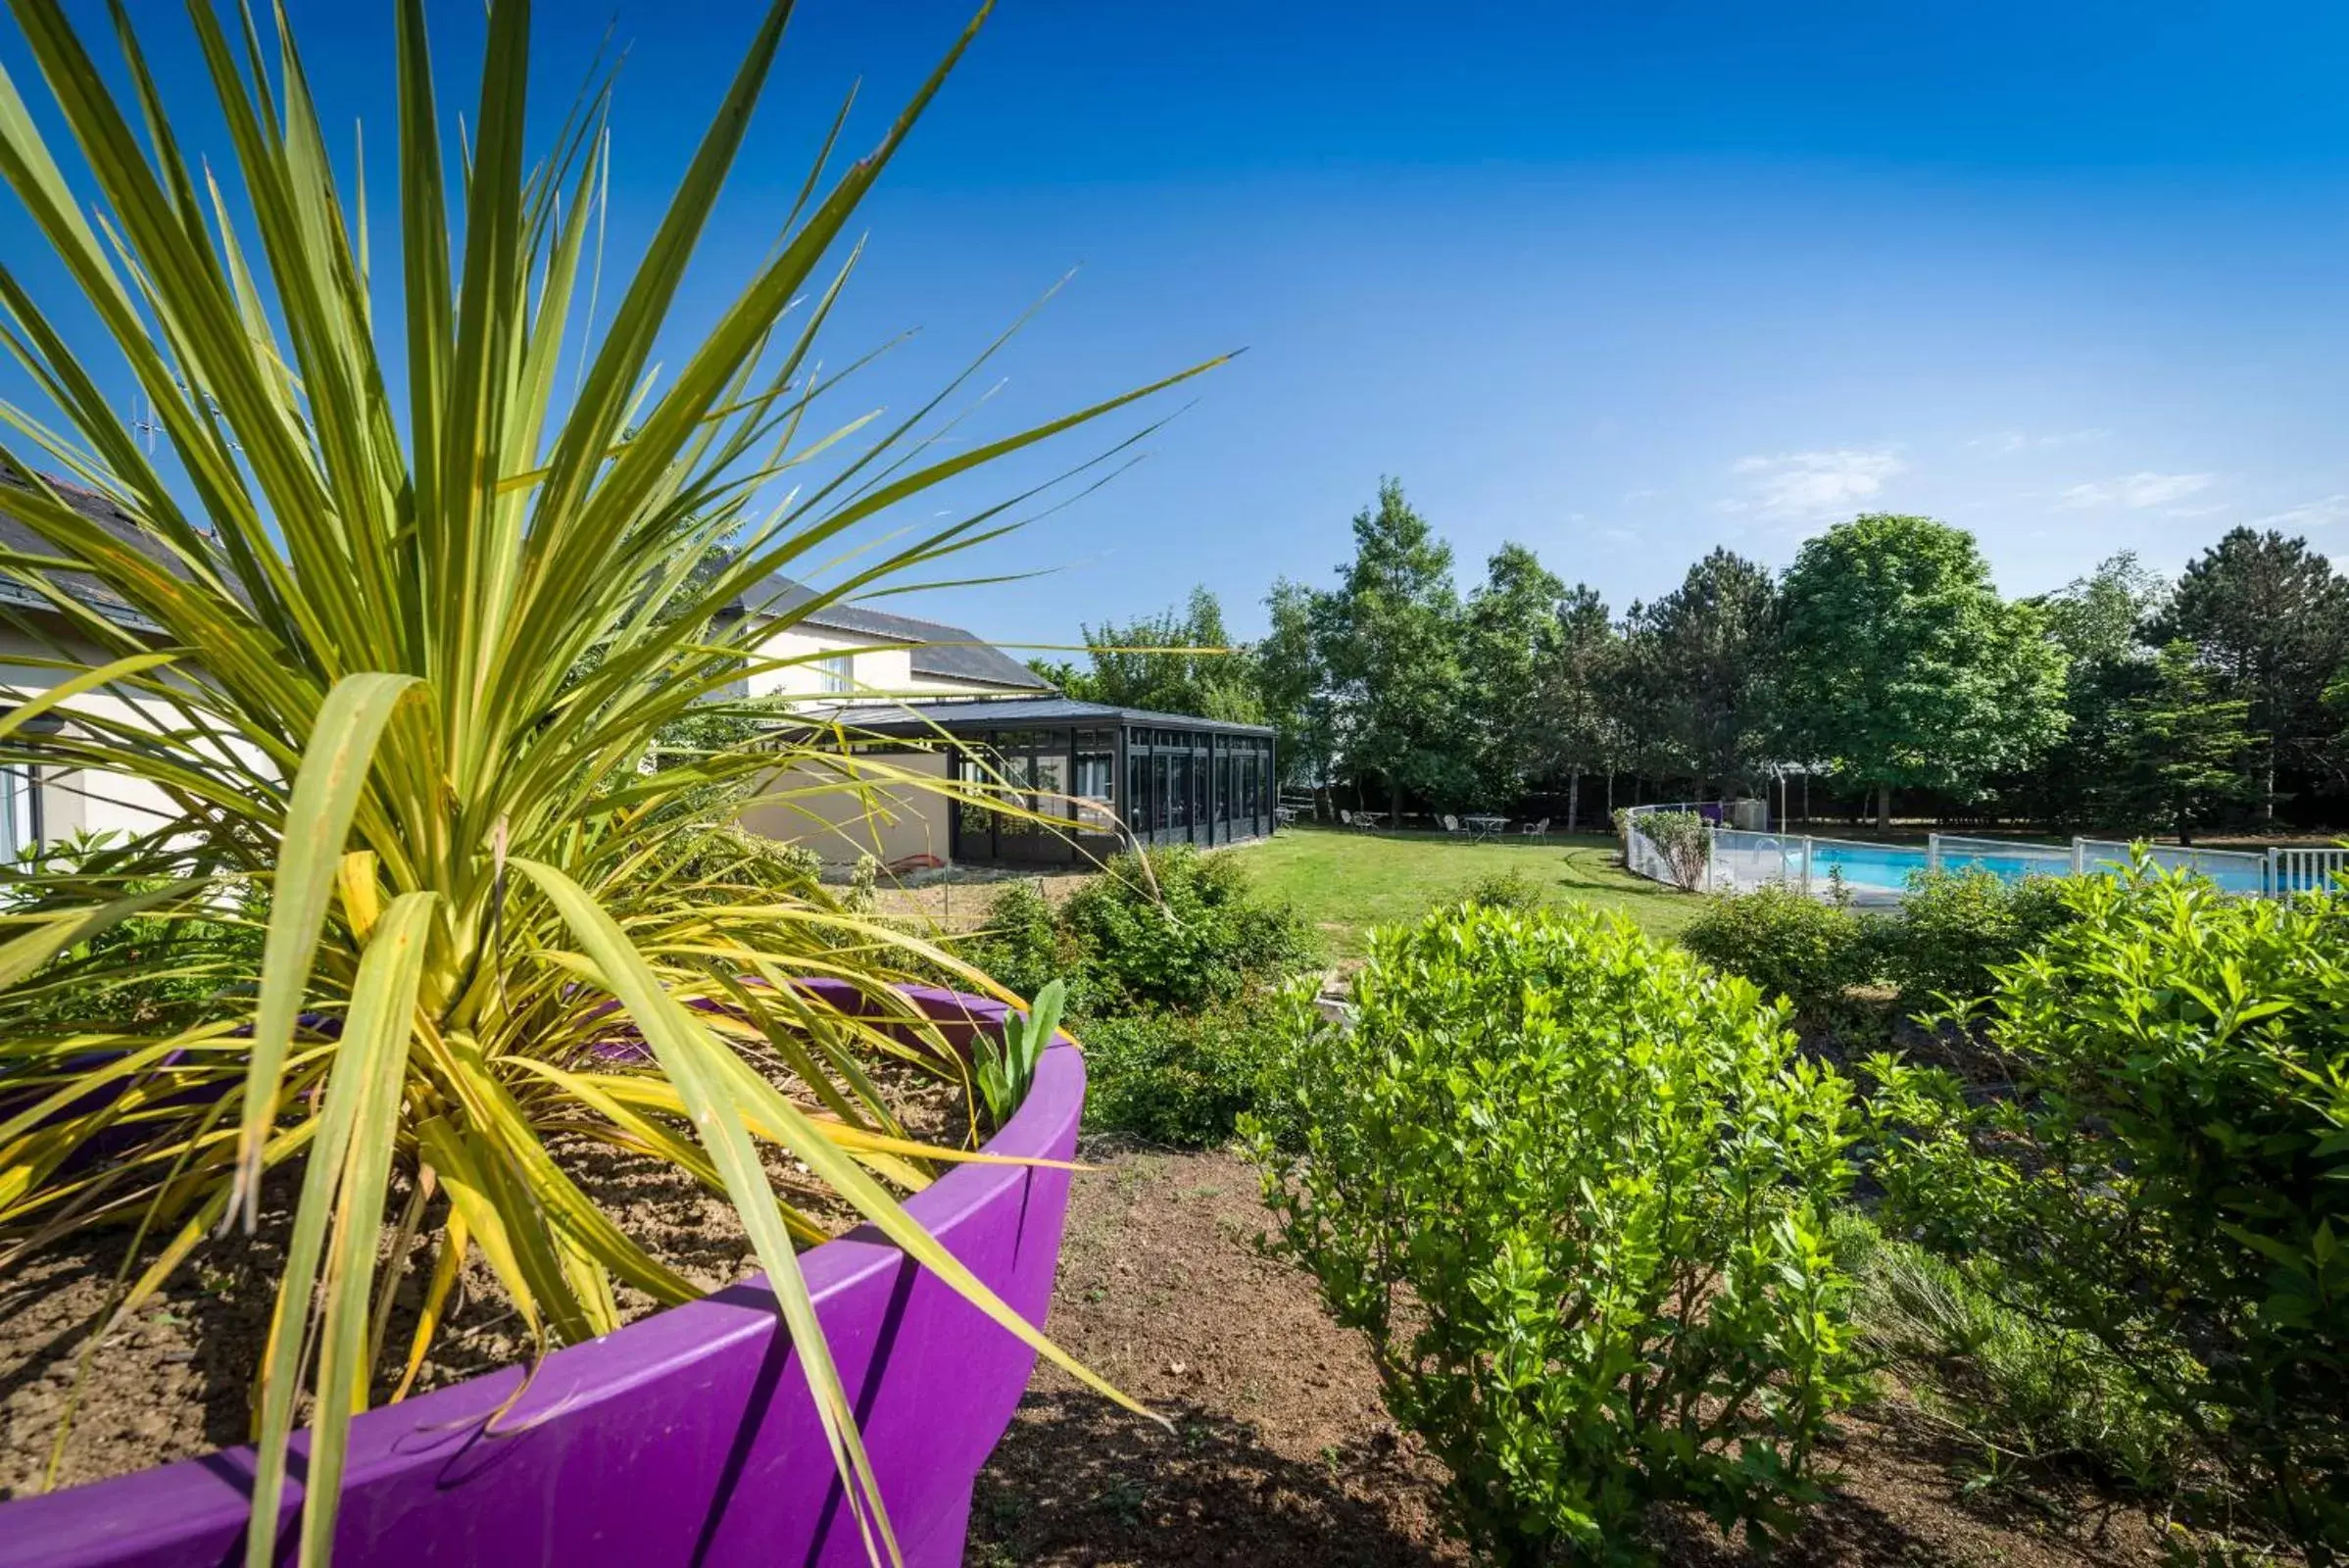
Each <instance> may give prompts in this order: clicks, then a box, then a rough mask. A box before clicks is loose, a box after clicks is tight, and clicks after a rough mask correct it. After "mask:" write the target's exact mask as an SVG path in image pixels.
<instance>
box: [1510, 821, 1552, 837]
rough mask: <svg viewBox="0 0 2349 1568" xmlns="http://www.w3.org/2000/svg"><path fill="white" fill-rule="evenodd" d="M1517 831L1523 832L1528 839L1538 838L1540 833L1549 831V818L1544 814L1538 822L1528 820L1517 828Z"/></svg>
mask: <svg viewBox="0 0 2349 1568" xmlns="http://www.w3.org/2000/svg"><path fill="white" fill-rule="evenodd" d="M1517 831H1518V832H1520V833H1523V834H1524V835H1525V836H1526V837H1527V838H1529V839H1538V838H1540V837H1541V836H1542V834H1544V833H1546V832H1548V831H1549V818H1548V817H1546V816H1545V817H1543V818H1542V820H1541V821H1539V822H1528V823H1527V824H1526V825H1525V826H1523V827H1521V828H1519V829H1518V830H1517Z"/></svg>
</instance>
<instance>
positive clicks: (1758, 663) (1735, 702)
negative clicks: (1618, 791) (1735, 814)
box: [1641, 548, 1779, 795]
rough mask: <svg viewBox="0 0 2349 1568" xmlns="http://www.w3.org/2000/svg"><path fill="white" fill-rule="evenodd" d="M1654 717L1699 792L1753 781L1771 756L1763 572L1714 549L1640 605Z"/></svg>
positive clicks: (1771, 636) (1769, 603) (1769, 593)
mask: <svg viewBox="0 0 2349 1568" xmlns="http://www.w3.org/2000/svg"><path fill="white" fill-rule="evenodd" d="M1641 623H1642V627H1643V629H1644V630H1645V632H1646V633H1647V634H1648V636H1649V637H1650V638H1651V639H1652V642H1651V644H1650V651H1651V656H1652V659H1653V667H1652V669H1651V670H1650V671H1649V672H1648V676H1649V679H1650V681H1651V682H1652V683H1653V694H1652V695H1653V700H1654V701H1655V702H1656V703H1657V705H1658V706H1657V709H1656V718H1657V720H1658V722H1659V725H1660V727H1661V729H1662V732H1663V735H1664V738H1665V743H1666V745H1667V746H1668V747H1669V748H1670V749H1671V750H1672V752H1673V753H1675V754H1676V755H1677V756H1678V757H1679V759H1680V760H1681V761H1682V763H1683V765H1684V766H1686V767H1687V768H1688V771H1689V772H1691V773H1693V774H1695V775H1696V789H1697V793H1698V794H1699V795H1703V794H1705V793H1706V790H1707V787H1708V786H1709V785H1710V784H1712V783H1714V782H1719V783H1720V784H1721V785H1722V786H1723V787H1724V789H1734V788H1736V787H1737V786H1739V785H1742V784H1747V783H1750V782H1751V781H1752V780H1753V779H1754V778H1755V777H1756V776H1757V774H1758V772H1759V770H1760V768H1761V767H1762V765H1763V764H1764V763H1765V762H1766V761H1767V760H1768V756H1767V753H1768V748H1769V741H1770V727H1769V715H1768V711H1767V704H1768V700H1769V693H1770V690H1771V685H1772V682H1773V678H1774V676H1775V673H1776V669H1775V666H1776V662H1777V657H1778V644H1779V624H1778V623H1779V605H1778V585H1777V583H1776V582H1775V581H1773V580H1772V578H1771V575H1770V572H1769V570H1768V568H1766V567H1764V566H1762V565H1760V564H1757V563H1755V562H1751V561H1748V560H1746V559H1745V558H1744V557H1742V556H1739V555H1737V554H1734V553H1733V552H1731V551H1728V550H1723V549H1718V548H1716V549H1715V550H1714V551H1713V552H1712V553H1711V554H1709V555H1707V556H1706V557H1705V558H1704V559H1703V560H1702V561H1699V562H1697V563H1696V564H1694V565H1692V566H1690V567H1689V568H1688V576H1687V577H1685V578H1683V579H1682V581H1681V585H1680V586H1679V587H1678V588H1675V589H1674V590H1673V591H1672V592H1671V593H1669V594H1666V595H1665V596H1664V597H1663V598H1661V599H1659V600H1657V601H1656V602H1655V603H1654V604H1652V605H1648V606H1646V607H1644V609H1643V610H1642V611H1641Z"/></svg>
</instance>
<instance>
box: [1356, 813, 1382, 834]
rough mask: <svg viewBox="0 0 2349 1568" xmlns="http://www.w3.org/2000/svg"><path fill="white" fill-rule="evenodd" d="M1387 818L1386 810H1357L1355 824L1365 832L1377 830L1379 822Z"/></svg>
mask: <svg viewBox="0 0 2349 1568" xmlns="http://www.w3.org/2000/svg"><path fill="white" fill-rule="evenodd" d="M1386 820H1387V813H1386V812H1384V811H1356V812H1355V813H1354V826H1356V827H1358V828H1360V829H1361V830H1362V831H1363V832H1365V833H1375V832H1377V831H1378V828H1379V824H1380V823H1382V822H1384V821H1386Z"/></svg>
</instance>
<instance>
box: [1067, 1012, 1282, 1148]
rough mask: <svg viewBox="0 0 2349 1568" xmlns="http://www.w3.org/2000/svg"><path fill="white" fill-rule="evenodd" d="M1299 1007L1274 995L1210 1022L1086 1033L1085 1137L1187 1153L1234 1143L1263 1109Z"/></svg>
mask: <svg viewBox="0 0 2349 1568" xmlns="http://www.w3.org/2000/svg"><path fill="white" fill-rule="evenodd" d="M1295 1005H1297V1002H1296V1000H1295V999H1293V998H1291V997H1288V996H1287V995H1285V994H1284V993H1282V992H1279V991H1275V990H1265V991H1257V992H1250V993H1248V995H1246V996H1243V997H1241V998H1239V999H1238V1000H1236V1001H1233V1002H1229V1003H1225V1004H1223V1005H1219V1006H1216V1007H1212V1008H1210V1009H1208V1010H1207V1011H1205V1012H1201V1013H1184V1012H1145V1013H1132V1014H1128V1015H1127V1016H1125V1017H1120V1018H1101V1019H1097V1020H1095V1021H1094V1022H1093V1023H1090V1024H1088V1025H1086V1026H1085V1028H1084V1031H1083V1034H1082V1036H1081V1039H1082V1041H1083V1043H1084V1047H1085V1073H1086V1088H1085V1126H1086V1129H1087V1130H1088V1131H1092V1132H1116V1133H1124V1134H1127V1135H1129V1136H1131V1137H1135V1138H1141V1139H1146V1140H1148V1141H1149V1142H1150V1143H1153V1144H1165V1145H1169V1146H1172V1147H1174V1148H1179V1149H1212V1148H1215V1147H1217V1146H1218V1145H1221V1144H1223V1143H1226V1142H1228V1141H1229V1140H1230V1138H1231V1136H1232V1133H1233V1130H1234V1127H1235V1125H1236V1123H1237V1121H1238V1119H1239V1117H1240V1116H1241V1114H1242V1113H1243V1112H1247V1111H1251V1110H1255V1109H1257V1108H1258V1106H1259V1103H1260V1100H1261V1097H1262V1095H1263V1093H1264V1087H1265V1083H1266V1072H1267V1067H1268V1065H1269V1063H1270V1061H1271V1059H1272V1056H1273V1053H1274V1050H1275V1043H1276V1040H1277V1037H1278V1031H1279V1028H1280V1023H1279V1015H1280V1014H1282V1013H1284V1012H1285V1011H1286V1010H1287V1009H1289V1008H1291V1007H1293V1006H1295ZM1305 1005H1308V1006H1309V1005H1310V1001H1309V999H1308V1000H1307V1002H1306V1003H1305Z"/></svg>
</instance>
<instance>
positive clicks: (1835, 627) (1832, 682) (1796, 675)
mask: <svg viewBox="0 0 2349 1568" xmlns="http://www.w3.org/2000/svg"><path fill="white" fill-rule="evenodd" d="M1783 592H1784V613H1785V621H1784V628H1785V630H1784V636H1785V643H1784V648H1783V654H1782V662H1781V678H1780V682H1779V690H1780V694H1781V703H1782V709H1783V713H1784V719H1785V723H1786V734H1787V735H1788V737H1789V738H1790V741H1791V744H1792V745H1793V748H1794V749H1795V750H1797V751H1800V752H1802V753H1803V754H1804V755H1806V756H1810V757H1818V758H1822V759H1831V760H1834V761H1835V765H1836V766H1837V768H1838V769H1839V770H1841V771H1843V772H1845V773H1847V774H1849V775H1850V776H1851V777H1852V778H1853V779H1855V780H1857V781H1858V782H1860V783H1862V784H1865V785H1868V786H1870V787H1871V788H1873V789H1874V790H1875V791H1876V795H1877V821H1878V824H1879V825H1880V826H1883V825H1889V823H1890V821H1891V814H1892V802H1891V792H1892V791H1893V790H1894V789H1896V788H1901V787H1904V786H1925V787H1928V788H1933V789H1938V790H1945V791H1948V792H1950V793H1952V794H1958V795H1969V794H1973V793H1975V792H1976V791H1978V790H1979V789H1980V788H1981V787H1982V784H1983V783H1984V782H1985V781H1986V780H1988V779H1989V778H1991V777H1992V776H1994V775H1995V774H1997V773H1998V772H1999V771H2000V770H2002V769H2004V768H2008V767H2019V766H2022V765H2024V764H2025V763H2026V762H2028V761H2029V760H2031V758H2033V757H2035V756H2037V755H2038V754H2039V753H2041V752H2043V751H2045V750H2046V749H2047V747H2048V746H2050V745H2052V744H2053V743H2054V742H2055V741H2056V739H2057V738H2058V737H2060V736H2061V735H2062V734H2063V729H2064V717H2065V715H2064V708H2063V701H2064V672H2063V655H2062V654H2061V652H2060V651H2058V649H2057V648H2056V647H2055V645H2054V644H2053V643H2052V642H2051V641H2049V640H2048V638H2047V636H2046V634H2045V630H2044V627H2043V625H2042V622H2041V617H2040V613H2039V612H2038V611H2036V610H2035V609H2033V608H2032V607H2031V606H2029V605H2024V604H2008V603H2006V602H2005V601H2003V600H2001V599H2000V598H1999V597H1998V591H1997V590H1996V589H1995V588H1993V587H1992V586H1991V584H1990V574H1989V570H1988V568H1987V567H1986V566H1985V565H1984V564H1983V562H1982V552H1981V551H1980V550H1979V549H1977V548H1976V546H1975V543H1974V536H1973V535H1972V534H1969V533H1967V532H1965V531H1964V530H1963V529H1959V528H1952V527H1950V526H1948V525H1947V524H1946V523H1940V522H1935V521H1933V519H1932V518H1930V517H1912V516H1899V515H1892V514H1888V513H1873V514H1870V515H1865V516H1861V517H1857V518H1854V519H1853V520H1852V521H1850V522H1846V523H1841V524H1838V525H1837V526H1835V527H1834V528H1831V529H1829V530H1828V531H1827V532H1826V533H1824V534H1821V535H1820V536H1819V537H1817V538H1815V539H1812V540H1809V541H1808V542H1806V543H1805V544H1804V545H1803V547H1802V550H1801V552H1800V553H1799V554H1798V555H1797V556H1796V557H1795V560H1794V564H1793V566H1792V567H1791V568H1789V569H1788V571H1787V573H1786V583H1785V586H1784V590H1783Z"/></svg>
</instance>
